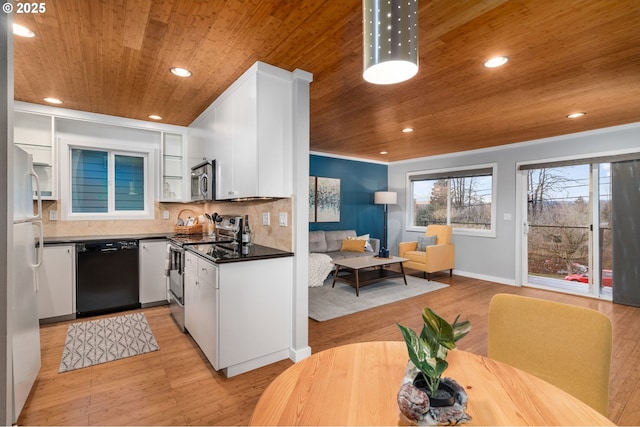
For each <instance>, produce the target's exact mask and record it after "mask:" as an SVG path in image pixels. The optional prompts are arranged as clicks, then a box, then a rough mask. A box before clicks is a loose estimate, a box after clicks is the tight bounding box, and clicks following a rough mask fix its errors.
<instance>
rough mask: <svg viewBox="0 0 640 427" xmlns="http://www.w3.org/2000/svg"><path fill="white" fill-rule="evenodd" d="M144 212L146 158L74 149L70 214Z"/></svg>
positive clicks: (72, 154) (72, 155)
mask: <svg viewBox="0 0 640 427" xmlns="http://www.w3.org/2000/svg"><path fill="white" fill-rule="evenodd" d="M144 210H145V156H144V155H143V154H140V155H136V154H127V155H123V154H115V153H113V152H109V151H99V150H88V149H78V148H74V149H72V150H71V212H72V213H109V212H121V211H128V212H141V211H144Z"/></svg>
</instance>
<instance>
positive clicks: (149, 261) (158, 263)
mask: <svg viewBox="0 0 640 427" xmlns="http://www.w3.org/2000/svg"><path fill="white" fill-rule="evenodd" d="M138 251H139V256H138V259H139V262H140V268H139V271H140V303H141V304H142V307H148V306H151V305H159V304H166V303H167V277H166V276H165V275H164V269H165V261H166V259H167V241H166V240H165V239H162V240H141V241H140V244H139V246H138Z"/></svg>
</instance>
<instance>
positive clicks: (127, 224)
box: [42, 198, 293, 251]
mask: <svg viewBox="0 0 640 427" xmlns="http://www.w3.org/2000/svg"><path fill="white" fill-rule="evenodd" d="M292 206H293V203H292V199H290V198H285V199H277V200H255V201H246V202H207V203H159V202H156V203H155V206H154V209H155V213H154V219H151V220H113V221H109V220H98V221H89V220H81V221H60V220H54V221H51V220H50V219H49V217H50V212H51V211H57V216H58V217H60V211H61V208H62V206H61V202H60V201H46V200H45V201H43V202H42V211H43V212H42V217H43V225H44V235H45V237H64V236H124V235H128V234H129V235H130V234H149V233H167V234H171V233H173V232H174V225H175V224H176V221H177V218H178V215H179V214H180V213H181V212H182V217H183V218H186V217H187V216H188V215H192V214H191V212H188V211H185V212H183V210H185V209H188V210H191V211H193V212H194V213H195V214H196V215H201V214H203V213H205V212H206V213H208V214H210V215H211V214H212V213H214V212H216V213H218V214H220V215H241V216H245V215H249V225H250V226H251V229H252V232H253V236H252V239H253V241H254V243H257V244H260V245H264V246H269V247H272V248H277V249H281V250H287V251H290V250H292V247H293V243H292V239H293V237H292V236H293V232H292V215H293V210H292ZM165 211H168V212H169V219H163V214H164V212H165ZM264 213H268V214H269V217H270V225H263V221H262V217H263V214H264ZM280 213H286V215H287V218H288V223H287V226H280V225H279V223H278V219H279V216H280ZM206 228H207V227H205V229H206Z"/></svg>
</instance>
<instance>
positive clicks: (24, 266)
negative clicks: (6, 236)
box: [9, 146, 43, 424]
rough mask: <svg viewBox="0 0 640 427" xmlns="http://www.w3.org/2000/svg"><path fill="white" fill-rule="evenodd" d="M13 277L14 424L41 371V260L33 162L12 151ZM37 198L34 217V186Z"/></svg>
mask: <svg viewBox="0 0 640 427" xmlns="http://www.w3.org/2000/svg"><path fill="white" fill-rule="evenodd" d="M13 153H14V154H13V161H14V163H13V189H14V193H13V194H14V196H13V277H12V280H10V281H9V286H10V287H11V290H10V292H9V295H10V298H11V300H10V304H11V307H10V316H11V320H10V322H9V331H10V337H11V350H12V351H11V366H12V375H13V378H12V379H13V381H11V384H12V385H13V393H12V395H13V423H14V424H15V423H16V422H17V419H18V416H19V415H20V412H21V411H22V408H23V406H24V404H25V402H26V400H27V397H28V396H29V392H30V391H31V387H33V384H34V382H35V380H36V377H37V376H38V371H40V328H39V322H38V307H37V304H38V303H37V299H36V293H37V292H38V283H37V269H38V266H39V265H40V262H41V260H42V246H43V241H42V202H41V201H40V191H39V188H38V187H39V182H38V177H37V175H36V173H35V171H34V170H33V158H32V156H31V155H30V154H28V153H27V152H26V151H24V150H22V149H21V148H19V147H16V146H14V149H13ZM33 182H35V184H36V191H35V194H37V195H38V199H37V208H36V212H35V213H34V207H33V196H34V192H33V186H32V183H33Z"/></svg>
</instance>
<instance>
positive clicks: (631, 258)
mask: <svg viewBox="0 0 640 427" xmlns="http://www.w3.org/2000/svg"><path fill="white" fill-rule="evenodd" d="M518 179H519V181H520V182H521V187H520V191H519V193H520V196H519V197H520V200H521V202H520V203H521V210H520V212H521V214H520V216H519V217H520V218H521V219H522V233H521V240H520V245H519V247H520V248H521V253H522V263H521V268H520V271H521V274H520V276H519V282H520V283H521V284H523V285H528V286H533V287H541V288H545V289H552V290H557V291H563V292H569V293H573V294H579V295H586V296H593V297H598V298H603V299H609V300H610V299H613V301H614V302H621V303H627V304H630V305H637V306H640V270H638V268H637V265H638V259H640V243H638V242H639V241H640V219H636V218H640V217H639V216H638V215H637V212H638V211H639V210H640V153H628V154H619V155H607V156H600V157H597V158H591V159H571V160H562V161H549V162H544V163H537V164H527V165H519V166H518ZM616 280H617V282H616ZM616 283H617V287H616Z"/></svg>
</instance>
